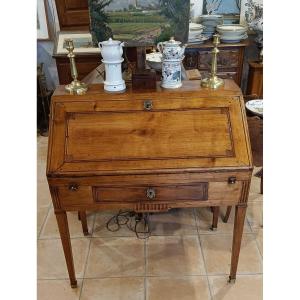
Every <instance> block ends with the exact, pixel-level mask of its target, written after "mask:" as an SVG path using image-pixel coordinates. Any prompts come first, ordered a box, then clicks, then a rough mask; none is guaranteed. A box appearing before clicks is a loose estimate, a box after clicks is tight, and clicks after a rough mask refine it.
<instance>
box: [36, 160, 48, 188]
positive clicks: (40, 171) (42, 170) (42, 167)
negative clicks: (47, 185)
mask: <svg viewBox="0 0 300 300" xmlns="http://www.w3.org/2000/svg"><path fill="white" fill-rule="evenodd" d="M36 176H37V182H38V183H39V182H47V176H46V161H41V162H38V163H37V173H36Z"/></svg>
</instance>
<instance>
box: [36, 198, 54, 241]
mask: <svg viewBox="0 0 300 300" xmlns="http://www.w3.org/2000/svg"><path fill="white" fill-rule="evenodd" d="M50 210H51V203H49V206H48V211H47V213H46V216H45V218H44V221H43V224H42V226H41V229H40V231H39V233H38V236H37V239H38V240H39V239H40V236H41V233H42V231H43V229H44V227H45V224H46V221H47V219H48V216H49V214H50Z"/></svg>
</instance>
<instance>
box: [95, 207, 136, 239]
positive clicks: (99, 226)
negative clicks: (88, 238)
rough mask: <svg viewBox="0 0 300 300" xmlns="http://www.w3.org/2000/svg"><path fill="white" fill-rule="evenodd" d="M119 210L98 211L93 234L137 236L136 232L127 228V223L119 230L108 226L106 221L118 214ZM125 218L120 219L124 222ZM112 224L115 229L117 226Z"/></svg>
mask: <svg viewBox="0 0 300 300" xmlns="http://www.w3.org/2000/svg"><path fill="white" fill-rule="evenodd" d="M117 213H118V212H117V211H115V212H98V213H96V218H95V225H94V230H93V236H95V237H118V236H119V237H135V236H136V235H135V233H134V232H133V231H131V230H130V229H128V228H127V226H126V225H123V226H121V227H120V229H119V230H118V231H114V232H112V231H109V230H108V229H107V228H106V223H107V222H108V221H109V220H110V218H111V217H113V216H114V215H116V214H117ZM124 220H125V219H124V218H122V219H120V221H121V222H124ZM111 224H112V227H111V228H112V229H113V230H114V229H115V228H117V227H115V226H113V223H111Z"/></svg>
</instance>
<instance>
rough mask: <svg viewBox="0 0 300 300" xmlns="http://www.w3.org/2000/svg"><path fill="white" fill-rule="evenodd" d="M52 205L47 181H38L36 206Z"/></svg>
mask: <svg viewBox="0 0 300 300" xmlns="http://www.w3.org/2000/svg"><path fill="white" fill-rule="evenodd" d="M51 203H52V200H51V195H50V191H49V186H48V182H47V181H38V183H37V206H38V207H42V206H47V207H49V205H50V204H51Z"/></svg>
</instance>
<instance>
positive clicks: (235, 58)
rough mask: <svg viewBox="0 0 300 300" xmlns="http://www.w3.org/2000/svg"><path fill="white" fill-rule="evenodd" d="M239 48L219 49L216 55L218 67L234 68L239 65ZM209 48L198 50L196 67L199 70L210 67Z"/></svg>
mask: <svg viewBox="0 0 300 300" xmlns="http://www.w3.org/2000/svg"><path fill="white" fill-rule="evenodd" d="M239 55H240V53H239V50H238V49H232V50H220V52H219V55H218V68H219V69H220V68H236V67H238V65H239ZM211 61H212V56H211V50H209V51H200V52H199V56H198V68H199V69H200V70H210V68H211Z"/></svg>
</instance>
